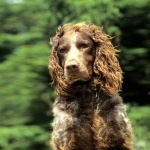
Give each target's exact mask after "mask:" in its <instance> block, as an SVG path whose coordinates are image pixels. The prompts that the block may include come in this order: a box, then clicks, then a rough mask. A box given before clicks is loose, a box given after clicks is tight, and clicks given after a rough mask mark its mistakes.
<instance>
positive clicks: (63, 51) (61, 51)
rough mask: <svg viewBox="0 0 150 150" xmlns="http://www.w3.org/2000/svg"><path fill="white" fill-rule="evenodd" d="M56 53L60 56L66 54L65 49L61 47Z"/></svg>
mask: <svg viewBox="0 0 150 150" xmlns="http://www.w3.org/2000/svg"><path fill="white" fill-rule="evenodd" d="M58 52H59V53H61V54H64V53H66V52H67V49H66V48H64V47H62V48H58Z"/></svg>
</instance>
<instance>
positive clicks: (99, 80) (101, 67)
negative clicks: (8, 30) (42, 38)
mask: <svg viewBox="0 0 150 150" xmlns="http://www.w3.org/2000/svg"><path fill="white" fill-rule="evenodd" d="M66 30H75V31H78V30H80V31H84V32H89V34H90V36H91V37H92V39H93V41H94V42H95V47H96V58H95V62H94V66H93V67H94V68H93V70H94V73H93V81H94V83H95V84H96V85H97V87H100V89H102V90H103V91H104V92H105V93H106V94H107V95H111V94H114V93H117V92H118V91H120V89H121V84H122V70H121V68H120V66H119V62H118V60H117V58H116V53H117V52H119V51H118V50H116V49H115V47H114V46H113V45H112V43H111V41H110V37H109V36H108V35H106V34H105V33H104V32H103V30H102V29H101V28H99V27H97V26H95V25H89V24H86V23H79V24H75V25H74V26H71V25H70V24H66V25H64V26H63V27H59V28H58V30H57V33H56V35H55V36H54V37H53V38H52V39H51V40H50V44H51V46H52V51H51V56H50V62H49V70H50V74H51V76H52V79H53V81H54V84H55V86H56V92H57V94H58V95H60V96H62V97H74V93H75V90H76V89H74V88H73V87H71V86H70V85H68V84H67V83H66V81H65V78H64V76H63V69H62V67H61V66H60V65H59V59H58V55H57V46H58V42H59V38H60V37H61V36H63V34H64V32H65V31H66Z"/></svg>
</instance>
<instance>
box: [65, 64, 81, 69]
mask: <svg viewBox="0 0 150 150" xmlns="http://www.w3.org/2000/svg"><path fill="white" fill-rule="evenodd" d="M66 69H67V70H77V69H78V65H75V64H70V65H67V66H66Z"/></svg>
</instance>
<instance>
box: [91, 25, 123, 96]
mask: <svg viewBox="0 0 150 150" xmlns="http://www.w3.org/2000/svg"><path fill="white" fill-rule="evenodd" d="M92 28H93V31H94V32H93V33H94V34H93V40H94V41H95V49H96V58H95V62H94V82H95V84H96V85H98V86H99V87H100V88H101V89H102V90H103V91H104V92H105V93H106V94H108V95H111V94H114V93H117V92H118V91H120V90H121V86H122V70H121V68H120V65H119V62H118V59H117V54H116V53H117V52H119V50H117V49H115V47H114V46H113V45H112V43H111V41H110V37H109V36H108V35H106V34H105V33H104V32H103V30H102V29H101V28H99V27H97V26H94V25H93V26H92Z"/></svg>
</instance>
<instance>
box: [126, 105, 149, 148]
mask: <svg viewBox="0 0 150 150" xmlns="http://www.w3.org/2000/svg"><path fill="white" fill-rule="evenodd" d="M129 108H130V111H129V114H128V115H129V118H130V119H131V122H132V126H133V130H134V143H135V144H134V149H135V150H148V149H150V143H149V141H150V132H149V130H150V121H149V113H150V107H149V106H143V107H139V106H130V107H129Z"/></svg>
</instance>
